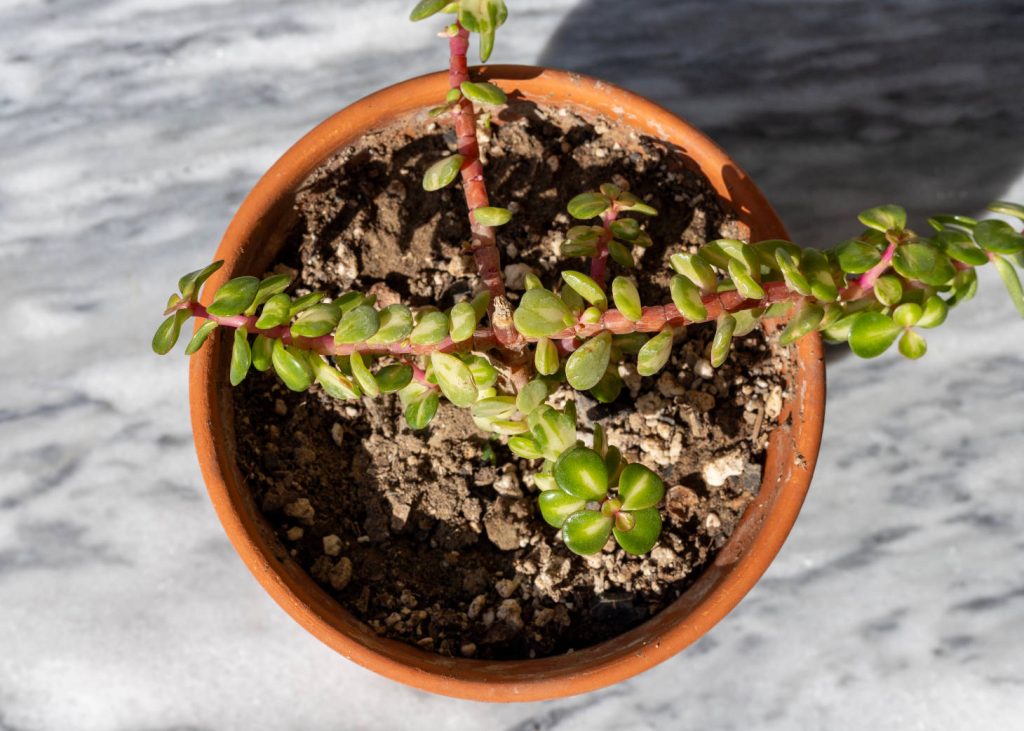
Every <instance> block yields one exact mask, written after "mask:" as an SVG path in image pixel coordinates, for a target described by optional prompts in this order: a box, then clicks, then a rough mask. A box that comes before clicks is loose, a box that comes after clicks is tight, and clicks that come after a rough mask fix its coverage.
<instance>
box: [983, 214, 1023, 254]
mask: <svg viewBox="0 0 1024 731" xmlns="http://www.w3.org/2000/svg"><path fill="white" fill-rule="evenodd" d="M974 240H975V241H977V242H978V245H979V246H981V248H983V249H985V251H991V252H992V253H993V254H1016V253H1017V252H1019V251H1024V236H1021V235H1020V234H1019V233H1017V232H1016V231H1015V230H1014V229H1013V227H1012V226H1010V224H1008V223H1007V222H1006V221H996V220H989V221H981V222H979V223H978V225H977V226H975V227H974Z"/></svg>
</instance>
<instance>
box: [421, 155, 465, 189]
mask: <svg viewBox="0 0 1024 731" xmlns="http://www.w3.org/2000/svg"><path fill="white" fill-rule="evenodd" d="M465 161H466V158H464V157H463V156H462V155H451V156H450V157H446V158H444V159H443V160H438V161H437V162H435V163H434V164H433V165H431V166H430V167H429V168H427V172H426V173H424V174H423V189H424V190H425V191H427V192H430V193H433V192H434V191H437V190H441V189H442V188H447V187H448V186H449V185H451V184H452V183H454V182H455V179H456V178H457V177H458V176H459V171H460V170H462V165H463V163H464V162H465Z"/></svg>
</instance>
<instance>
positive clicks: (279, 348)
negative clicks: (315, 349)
mask: <svg viewBox="0 0 1024 731" xmlns="http://www.w3.org/2000/svg"><path fill="white" fill-rule="evenodd" d="M271 362H272V363H273V366H274V371H275V372H276V373H277V375H278V376H279V377H280V379H281V380H282V381H284V385H285V386H287V387H288V388H289V389H291V390H292V391H305V390H306V389H308V388H309V387H310V386H311V385H312V384H313V367H312V366H311V365H310V364H309V359H308V356H307V355H306V354H305V353H304V352H303V351H301V350H298V349H296V348H291V347H287V346H285V344H284V342H282V341H281V340H275V341H274V347H273V350H272V351H271Z"/></svg>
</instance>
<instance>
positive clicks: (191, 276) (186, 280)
mask: <svg viewBox="0 0 1024 731" xmlns="http://www.w3.org/2000/svg"><path fill="white" fill-rule="evenodd" d="M222 266H224V261H223V260H219V261H215V262H213V263H212V264H208V265H207V266H205V267H203V268H202V269H197V270H195V271H194V272H189V273H188V274H186V275H185V276H183V277H182V278H181V279H179V280H178V291H179V292H181V297H182V299H187V300H195V299H197V298H198V296H199V290H201V289H202V287H203V284H204V283H205V282H206V280H207V279H209V278H210V276H211V275H212V274H213V273H214V272H215V271H217V270H218V269H220V268H221V267H222Z"/></svg>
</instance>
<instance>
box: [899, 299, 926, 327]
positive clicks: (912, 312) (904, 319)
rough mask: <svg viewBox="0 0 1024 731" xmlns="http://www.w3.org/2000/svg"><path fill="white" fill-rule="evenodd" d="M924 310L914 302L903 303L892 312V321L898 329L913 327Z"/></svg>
mask: <svg viewBox="0 0 1024 731" xmlns="http://www.w3.org/2000/svg"><path fill="white" fill-rule="evenodd" d="M922 314H924V310H922V309H921V305H919V304H917V303H916V302H904V303H903V304H902V305H900V306H899V307H897V308H896V309H895V310H893V313H892V320H893V322H895V323H896V324H897V325H899V326H900V327H913V326H914V325H916V324H917V321H918V320H920V319H921V315H922Z"/></svg>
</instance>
